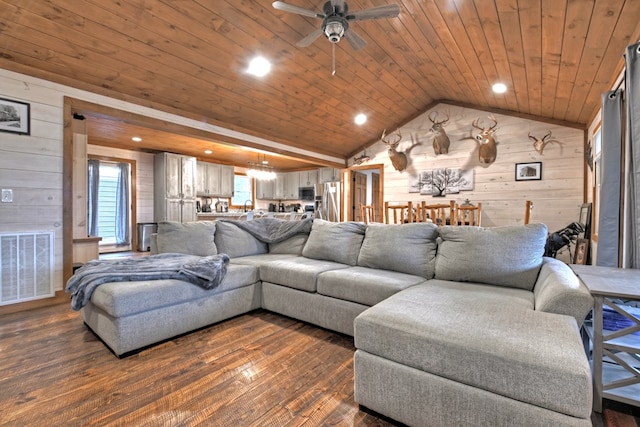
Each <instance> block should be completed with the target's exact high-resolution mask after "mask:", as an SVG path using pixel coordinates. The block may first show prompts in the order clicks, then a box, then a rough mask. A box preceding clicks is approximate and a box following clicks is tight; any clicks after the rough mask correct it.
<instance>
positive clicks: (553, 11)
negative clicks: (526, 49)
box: [540, 0, 566, 117]
mask: <svg viewBox="0 0 640 427" xmlns="http://www.w3.org/2000/svg"><path fill="white" fill-rule="evenodd" d="M565 12H566V8H565V4H564V3H561V2H559V1H558V0H542V57H543V58H544V65H543V66H542V89H541V90H542V106H541V111H540V114H541V115H543V116H547V117H549V116H552V115H553V111H554V105H555V100H556V96H555V94H556V89H557V86H558V84H557V77H558V74H559V73H560V60H561V56H562V32H563V29H564V22H565Z"/></svg>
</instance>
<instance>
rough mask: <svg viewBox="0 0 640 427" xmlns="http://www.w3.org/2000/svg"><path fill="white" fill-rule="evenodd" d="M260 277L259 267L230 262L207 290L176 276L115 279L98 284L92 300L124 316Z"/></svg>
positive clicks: (191, 298) (225, 289)
mask: <svg viewBox="0 0 640 427" xmlns="http://www.w3.org/2000/svg"><path fill="white" fill-rule="evenodd" d="M259 280H260V277H259V274H258V269H257V268H256V267H254V266H251V265H232V264H230V265H229V266H228V267H227V274H226V275H225V276H224V279H223V280H222V282H221V283H220V285H218V286H217V287H216V288H214V289H210V290H206V289H204V288H201V287H200V286H197V285H194V284H192V283H189V282H185V281H182V280H175V279H165V280H147V281H140V282H113V283H105V284H103V285H100V286H98V287H97V288H96V289H95V291H94V292H93V295H92V296H91V303H92V304H93V305H95V306H96V307H98V308H100V309H102V310H104V311H105V312H107V313H108V314H109V315H111V316H113V317H124V316H128V315H131V314H135V313H142V312H144V311H148V310H153V309H156V308H160V307H166V306H171V305H175V304H179V303H182V302H185V301H191V300H197V299H201V298H206V297H208V296H210V295H215V294H218V293H221V292H226V291H229V290H232V289H237V288H241V287H244V286H248V285H251V284H253V283H256V282H258V281H259Z"/></svg>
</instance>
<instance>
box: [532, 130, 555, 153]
mask: <svg viewBox="0 0 640 427" xmlns="http://www.w3.org/2000/svg"><path fill="white" fill-rule="evenodd" d="M529 139H530V140H532V141H533V148H534V149H535V150H536V151H537V152H538V154H541V155H542V152H543V151H544V147H546V146H547V144H553V143H555V142H557V143H560V141H557V140H555V139H552V138H551V131H548V132H547V133H546V135H545V136H543V137H542V138H538V137H537V136H534V135H531V132H529Z"/></svg>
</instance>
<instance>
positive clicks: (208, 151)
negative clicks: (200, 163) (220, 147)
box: [204, 150, 213, 154]
mask: <svg viewBox="0 0 640 427" xmlns="http://www.w3.org/2000/svg"><path fill="white" fill-rule="evenodd" d="M211 153H213V151H211V150H204V154H211Z"/></svg>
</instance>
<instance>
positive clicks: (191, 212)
mask: <svg viewBox="0 0 640 427" xmlns="http://www.w3.org/2000/svg"><path fill="white" fill-rule="evenodd" d="M154 217H155V221H156V222H158V221H180V222H187V221H195V219H196V159H195V157H189V156H181V155H178V154H172V153H158V154H156V155H155V157H154Z"/></svg>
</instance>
